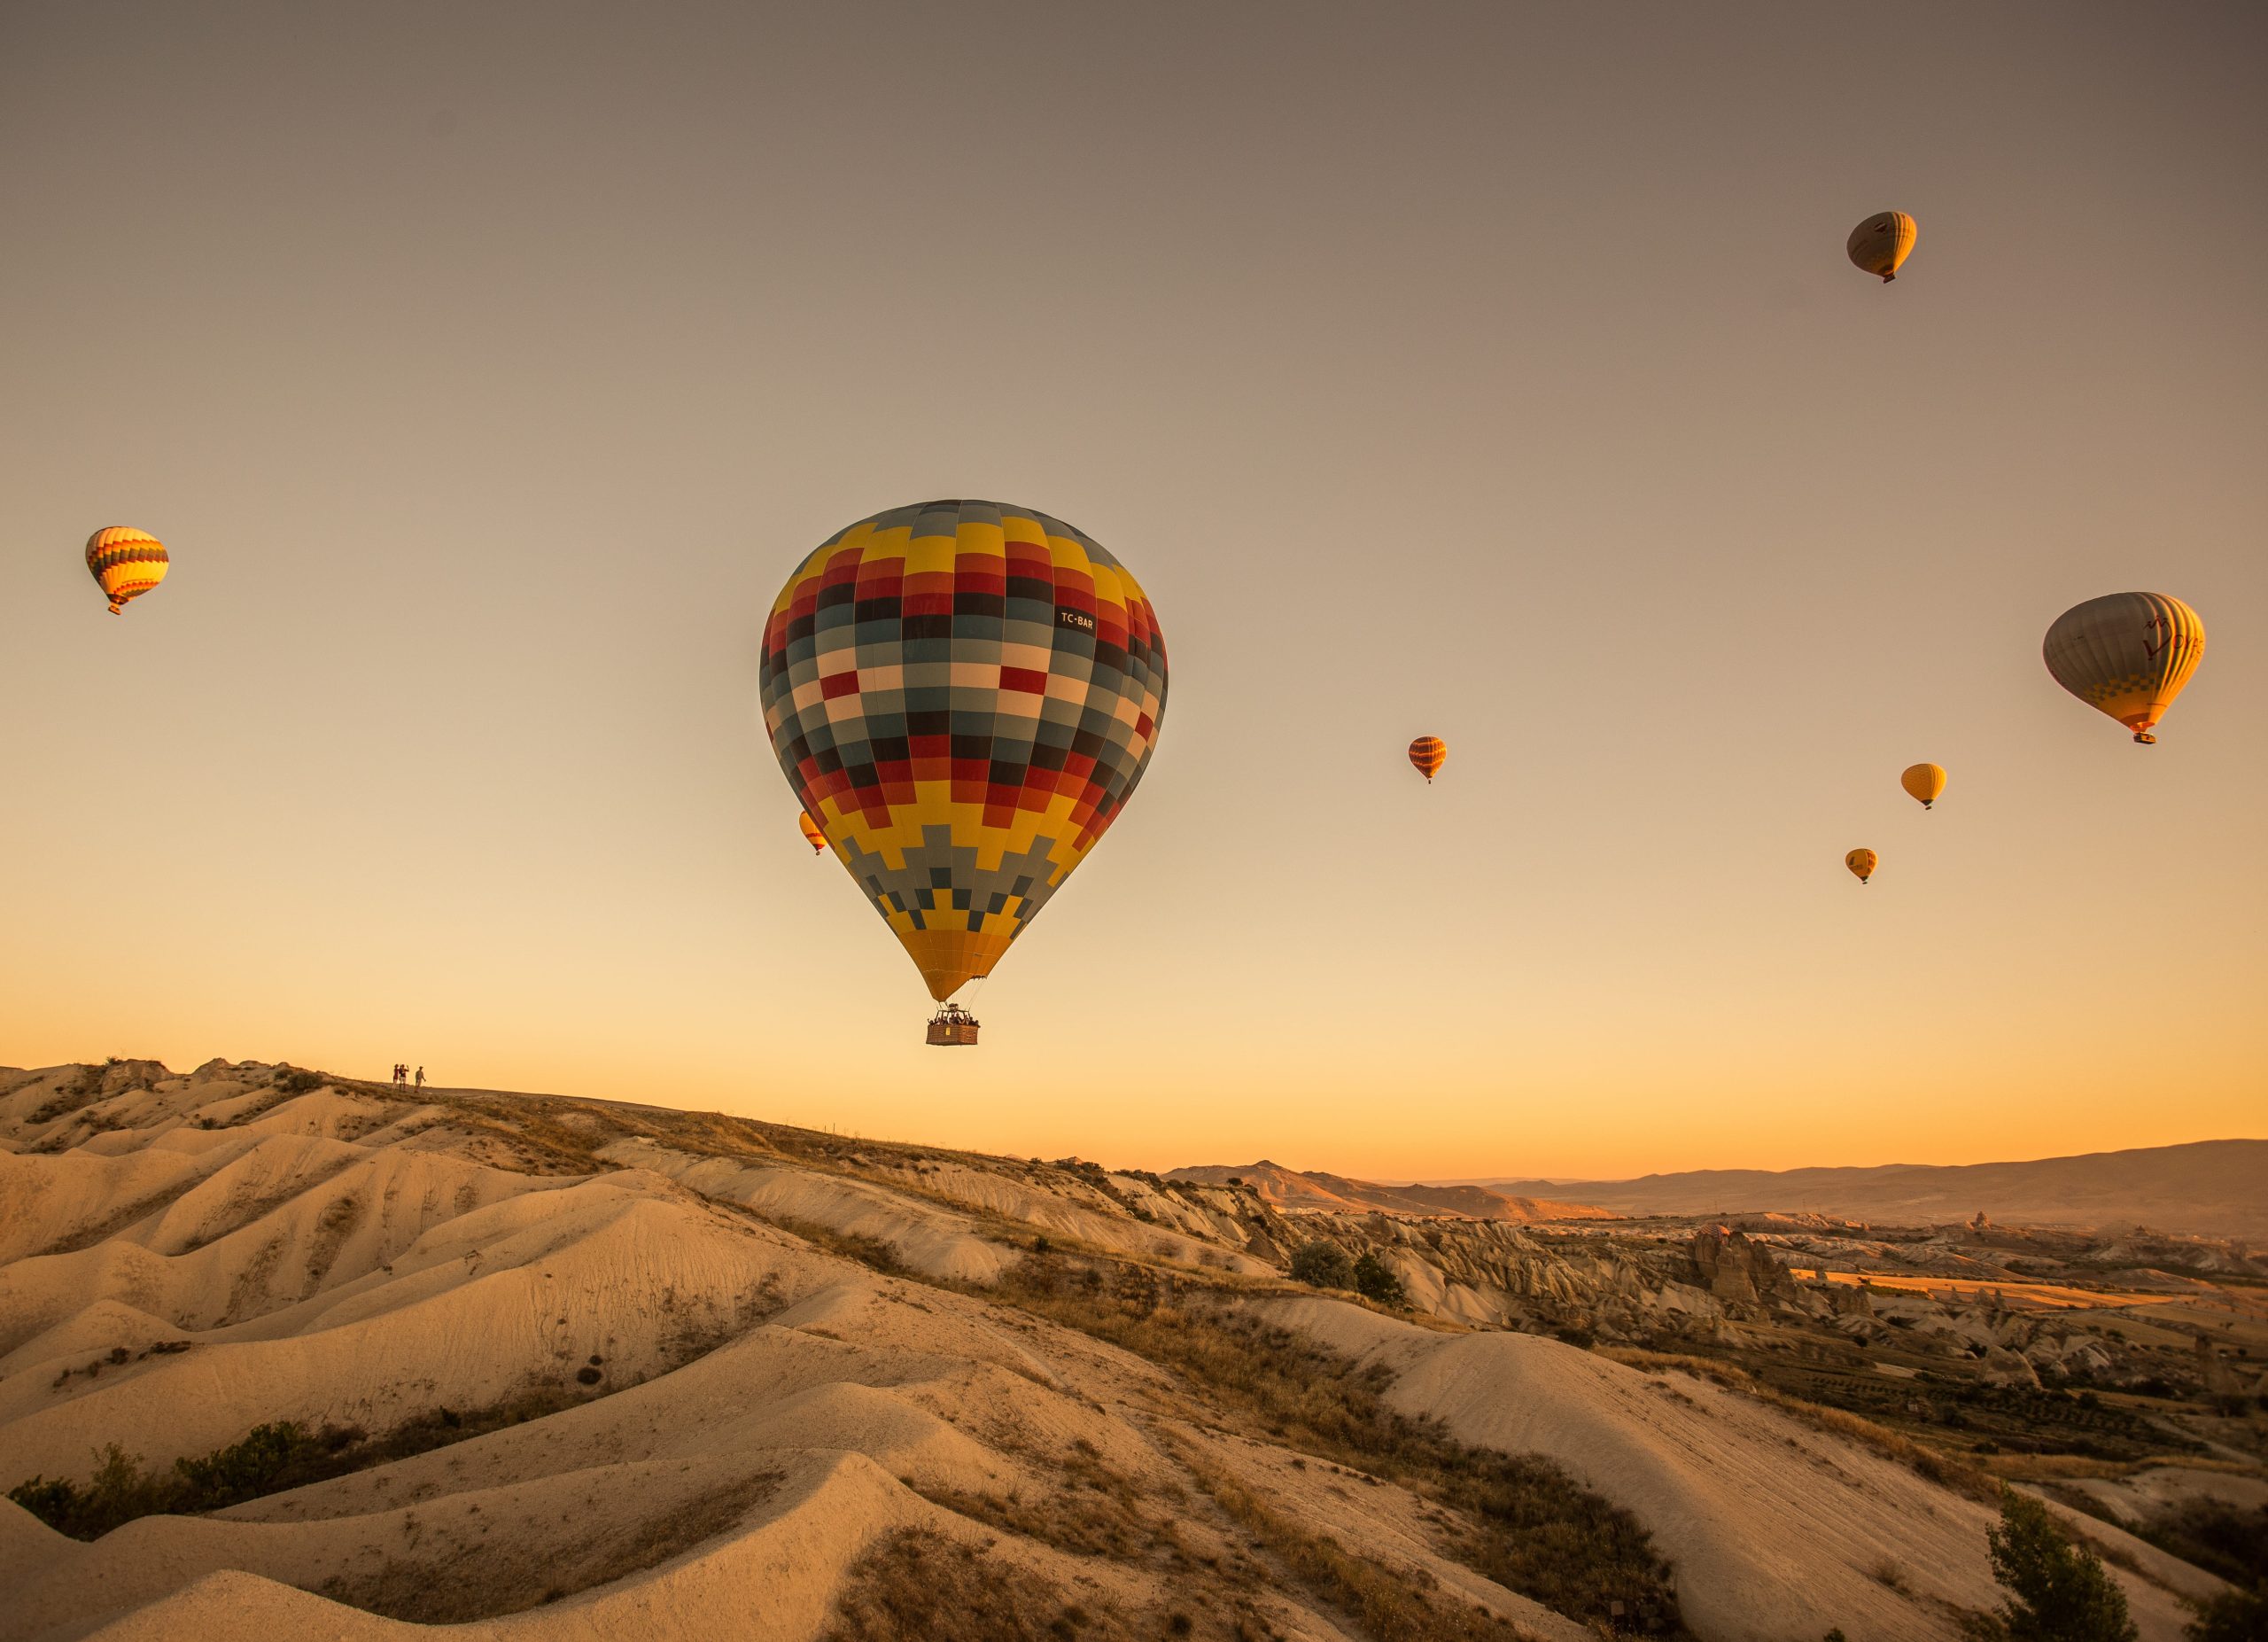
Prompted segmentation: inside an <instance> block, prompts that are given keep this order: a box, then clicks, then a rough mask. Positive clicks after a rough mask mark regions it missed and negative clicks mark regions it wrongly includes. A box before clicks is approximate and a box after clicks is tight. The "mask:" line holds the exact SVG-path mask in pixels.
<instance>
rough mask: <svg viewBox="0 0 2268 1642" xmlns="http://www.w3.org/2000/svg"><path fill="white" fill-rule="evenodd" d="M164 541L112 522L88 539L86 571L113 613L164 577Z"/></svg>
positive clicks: (165, 558)
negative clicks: (100, 590)
mask: <svg viewBox="0 0 2268 1642" xmlns="http://www.w3.org/2000/svg"><path fill="white" fill-rule="evenodd" d="M168 563H169V561H168V560H167V557H166V544H165V543H164V542H162V541H159V540H158V539H157V538H156V537H155V536H152V535H151V534H150V533H147V532H146V531H139V530H130V529H128V527H127V526H125V525H111V526H109V527H108V528H107V529H105V530H98V531H97V532H96V533H94V534H93V535H91V536H89V537H88V538H87V573H88V574H89V575H91V576H92V577H93V578H94V579H95V585H96V586H97V587H98V588H101V589H102V590H103V596H104V597H105V598H106V599H108V600H109V601H110V613H111V614H112V615H113V616H115V615H117V614H118V613H119V612H120V611H123V610H124V609H125V608H126V602H127V600H128V599H138V598H140V597H141V596H142V595H144V594H145V593H147V592H148V591H149V590H150V589H151V588H154V587H156V586H157V585H158V584H159V582H161V581H163V580H165V579H166V569H167V564H168Z"/></svg>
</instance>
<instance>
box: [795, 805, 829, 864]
mask: <svg viewBox="0 0 2268 1642" xmlns="http://www.w3.org/2000/svg"><path fill="white" fill-rule="evenodd" d="M796 825H797V826H798V827H801V828H802V829H804V837H806V838H809V839H810V840H811V841H812V853H813V854H817V855H824V854H826V853H827V835H826V834H825V833H823V832H821V831H820V830H819V823H818V822H817V821H813V820H812V818H811V817H810V816H809V815H808V814H806V813H804V811H802V810H797V811H796Z"/></svg>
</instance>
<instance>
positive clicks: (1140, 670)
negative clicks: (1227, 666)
mask: <svg viewBox="0 0 2268 1642" xmlns="http://www.w3.org/2000/svg"><path fill="white" fill-rule="evenodd" d="M759 677H760V685H759V689H760V691H761V696H762V700H763V706H764V723H765V730H766V732H767V733H768V734H769V735H770V736H771V739H772V746H773V751H774V752H775V753H777V754H778V755H779V759H780V767H781V770H782V771H783V772H785V774H787V777H788V785H789V786H790V787H791V788H793V789H794V790H795V794H796V801H797V802H798V803H800V804H801V805H803V807H804V811H805V813H807V814H809V815H810V816H812V818H813V819H815V820H816V821H818V823H819V828H820V830H821V832H822V833H823V834H824V835H825V837H826V838H827V843H828V844H832V845H833V846H834V849H835V854H836V856H837V857H838V858H840V859H841V860H842V862H843V866H844V867H845V868H848V869H849V871H850V876H851V879H852V881H853V882H854V883H857V884H858V887H859V889H860V890H861V891H863V892H864V893H865V895H866V899H868V900H869V901H871V902H872V903H873V904H874V909H875V911H877V912H879V913H880V914H882V918H883V920H884V921H885V922H887V923H888V924H889V927H890V932H891V933H892V934H894V935H896V936H897V938H898V941H899V942H900V944H902V945H903V946H905V950H906V953H907V955H909V956H910V957H911V958H912V959H913V962H914V966H915V967H916V968H917V969H920V972H921V978H922V980H923V982H924V983H926V984H927V985H928V989H929V995H930V996H931V997H932V998H934V999H936V1000H938V1002H940V1003H944V1001H945V1000H948V999H950V998H951V996H952V995H953V993H954V992H956V991H958V990H959V988H960V987H961V986H962V985H964V984H967V982H969V981H971V980H973V979H975V978H977V977H983V976H987V975H990V973H991V972H992V968H993V966H994V965H995V964H997V963H998V962H999V961H1000V958H1001V955H1002V954H1003V953H1006V951H1007V949H1008V945H1009V943H1010V942H1012V941H1014V939H1015V938H1016V937H1017V936H1018V935H1020V934H1021V933H1022V931H1023V930H1024V928H1025V926H1027V925H1028V924H1029V923H1030V922H1031V920H1032V919H1033V918H1034V917H1035V916H1037V914H1038V913H1039V910H1040V908H1041V907H1045V905H1046V904H1047V901H1048V898H1049V897H1051V896H1052V895H1053V894H1054V893H1055V891H1057V890H1059V889H1060V888H1061V887H1062V886H1063V882H1064V880H1065V879H1066V878H1068V877H1069V876H1070V875H1071V871H1072V869H1073V868H1076V867H1077V866H1078V864H1079V863H1080V862H1081V861H1082V860H1084V859H1085V858H1086V854H1087V852H1088V851H1090V850H1091V849H1092V848H1093V847H1094V846H1095V844H1096V842H1097V841H1098V840H1099V839H1100V838H1101V837H1102V836H1103V834H1104V832H1105V831H1107V829H1109V827H1110V824H1111V823H1112V822H1113V821H1115V820H1117V819H1118V816H1119V814H1120V813H1121V812H1122V811H1123V810H1124V808H1125V806H1126V801H1127V799H1128V798H1130V797H1131V796H1132V795H1133V791H1134V789H1135V786H1136V785H1137V784H1138V782H1140V781H1141V779H1142V772H1143V771H1144V770H1145V769H1146V767H1148V765H1149V762H1150V754H1151V752H1152V751H1153V749H1154V748H1155V747H1156V745H1157V736H1158V725H1159V721H1160V720H1161V719H1162V718H1163V717H1164V714H1165V703H1166V651H1165V642H1164V639H1163V638H1162V637H1161V634H1160V633H1159V631H1158V620H1157V616H1156V614H1155V612H1154V611H1152V610H1151V608H1150V602H1149V600H1148V599H1147V598H1146V597H1145V596H1144V595H1143V592H1142V588H1141V586H1140V584H1139V583H1138V582H1137V581H1136V580H1134V578H1133V577H1132V576H1131V575H1130V573H1128V572H1127V571H1126V569H1125V568H1124V567H1123V566H1122V565H1121V564H1119V562H1118V561H1117V560H1116V559H1115V558H1113V557H1112V556H1110V555H1109V554H1108V553H1107V552H1105V551H1104V550H1103V549H1102V548H1101V547H1100V546H1099V545H1098V544H1097V543H1096V542H1095V541H1093V540H1092V539H1091V537H1088V536H1085V535H1083V534H1081V533H1079V532H1078V531H1076V530H1074V529H1073V528H1072V527H1071V526H1070V525H1066V524H1064V523H1063V522H1062V521H1061V520H1060V519H1054V518H1049V517H1048V516H1047V515H1046V514H1045V513H1039V512H1035V511H1033V510H1030V509H1028V508H1014V507H1006V506H1002V505H1000V504H998V503H996V502H920V503H918V504H916V505H914V506H912V507H904V508H895V509H892V510H890V511H889V512H887V513H878V514H876V515H874V518H866V519H861V520H859V521H858V523H857V524H855V525H851V526H850V528H849V529H847V530H844V531H843V532H841V533H838V534H836V535H835V536H832V537H830V538H828V540H827V541H826V542H824V543H822V544H821V545H820V546H819V548H818V549H815V550H814V551H812V553H811V554H809V555H808V556H805V558H804V561H803V563H802V564H798V565H797V566H796V570H795V572H794V573H793V574H792V575H790V576H789V577H788V585H787V586H786V587H784V588H781V590H780V596H779V597H778V599H776V600H775V601H773V606H772V613H771V616H770V618H769V619H767V620H766V621H765V627H764V641H763V653H762V665H761V668H760V672H759ZM937 1020H938V1022H939V1023H944V1022H945V1020H946V1012H945V1011H943V1010H941V1011H940V1012H939V1015H938V1016H937ZM964 1026H965V1027H966V1031H965V1032H964V1031H963V1030H962V1028H963V1027H964ZM951 1027H952V1030H951V1031H944V1030H943V1029H942V1027H941V1029H940V1030H939V1031H934V1032H933V1033H932V1034H931V1040H932V1041H936V1042H954V1043H964V1042H974V1041H975V1023H973V1022H968V1021H967V1020H966V1018H965V1016H964V1017H961V1018H960V1019H958V1020H956V1021H954V1022H952V1023H951Z"/></svg>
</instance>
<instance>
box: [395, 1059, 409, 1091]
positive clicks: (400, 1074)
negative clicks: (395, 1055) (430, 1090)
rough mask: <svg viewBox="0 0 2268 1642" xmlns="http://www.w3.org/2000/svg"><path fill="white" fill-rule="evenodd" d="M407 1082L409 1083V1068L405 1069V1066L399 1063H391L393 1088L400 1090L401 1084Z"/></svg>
mask: <svg viewBox="0 0 2268 1642" xmlns="http://www.w3.org/2000/svg"><path fill="white" fill-rule="evenodd" d="M408 1081H409V1068H408V1067H407V1066H405V1065H404V1064H403V1063H402V1062H400V1061H396V1062H394V1063H393V1082H394V1087H395V1088H397V1089H399V1088H400V1086H402V1085H403V1084H405V1083H407V1082H408Z"/></svg>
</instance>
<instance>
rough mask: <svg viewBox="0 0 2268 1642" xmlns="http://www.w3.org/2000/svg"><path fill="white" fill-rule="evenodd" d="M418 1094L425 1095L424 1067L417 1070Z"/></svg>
mask: <svg viewBox="0 0 2268 1642" xmlns="http://www.w3.org/2000/svg"><path fill="white" fill-rule="evenodd" d="M417 1093H420V1094H423V1093H425V1069H424V1068H423V1067H422V1066H421V1067H419V1068H418V1069H417Z"/></svg>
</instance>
